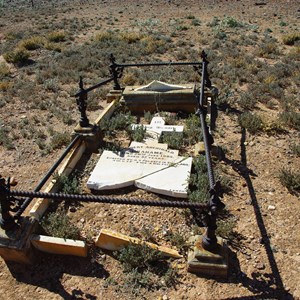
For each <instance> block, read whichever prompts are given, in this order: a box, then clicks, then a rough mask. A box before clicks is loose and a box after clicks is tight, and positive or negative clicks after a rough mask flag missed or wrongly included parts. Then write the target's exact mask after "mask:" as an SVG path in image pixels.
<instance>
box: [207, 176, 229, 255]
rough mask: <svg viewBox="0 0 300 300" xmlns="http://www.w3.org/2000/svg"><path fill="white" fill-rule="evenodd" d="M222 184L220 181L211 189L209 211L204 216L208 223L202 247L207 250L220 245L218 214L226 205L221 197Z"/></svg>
mask: <svg viewBox="0 0 300 300" xmlns="http://www.w3.org/2000/svg"><path fill="white" fill-rule="evenodd" d="M220 189H221V185H220V182H219V181H218V182H217V183H216V184H215V186H214V188H212V189H210V195H211V196H210V199H209V201H208V204H207V206H208V212H207V213H206V215H205V217H204V223H205V225H206V227H207V228H206V231H205V233H204V235H203V238H202V247H203V248H204V249H205V250H208V251H211V250H214V249H215V248H216V247H217V246H218V241H217V236H216V229H217V214H218V212H219V211H220V210H222V209H223V208H224V207H225V205H224V203H223V202H221V200H220V198H219V193H220Z"/></svg>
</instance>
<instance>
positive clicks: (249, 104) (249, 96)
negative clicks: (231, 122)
mask: <svg viewBox="0 0 300 300" xmlns="http://www.w3.org/2000/svg"><path fill="white" fill-rule="evenodd" d="M256 104H257V100H256V96H255V95H254V94H253V93H251V92H244V93H241V97H240V99H239V105H240V107H241V108H243V109H245V110H252V109H253V108H255V105H256Z"/></svg>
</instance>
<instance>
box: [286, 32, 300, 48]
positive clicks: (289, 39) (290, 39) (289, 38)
mask: <svg viewBox="0 0 300 300" xmlns="http://www.w3.org/2000/svg"><path fill="white" fill-rule="evenodd" d="M299 40H300V33H299V32H295V33H290V34H287V35H284V36H283V37H282V41H283V43H284V44H285V45H289V46H291V45H294V44H295V42H297V41H299Z"/></svg>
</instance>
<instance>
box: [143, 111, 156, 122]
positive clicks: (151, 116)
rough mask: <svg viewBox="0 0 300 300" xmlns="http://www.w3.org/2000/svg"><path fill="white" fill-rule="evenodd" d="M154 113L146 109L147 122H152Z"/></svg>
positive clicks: (145, 117)
mask: <svg viewBox="0 0 300 300" xmlns="http://www.w3.org/2000/svg"><path fill="white" fill-rule="evenodd" d="M153 116H154V115H152V114H151V112H150V111H144V119H145V121H146V122H147V123H149V124H150V122H151V120H152V118H153Z"/></svg>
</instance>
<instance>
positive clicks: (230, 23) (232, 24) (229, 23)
mask: <svg viewBox="0 0 300 300" xmlns="http://www.w3.org/2000/svg"><path fill="white" fill-rule="evenodd" d="M220 25H221V26H224V27H229V28H236V27H243V26H244V24H243V23H241V22H239V21H238V20H236V19H235V18H233V17H225V18H224V19H223V20H222V21H221V24H220Z"/></svg>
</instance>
